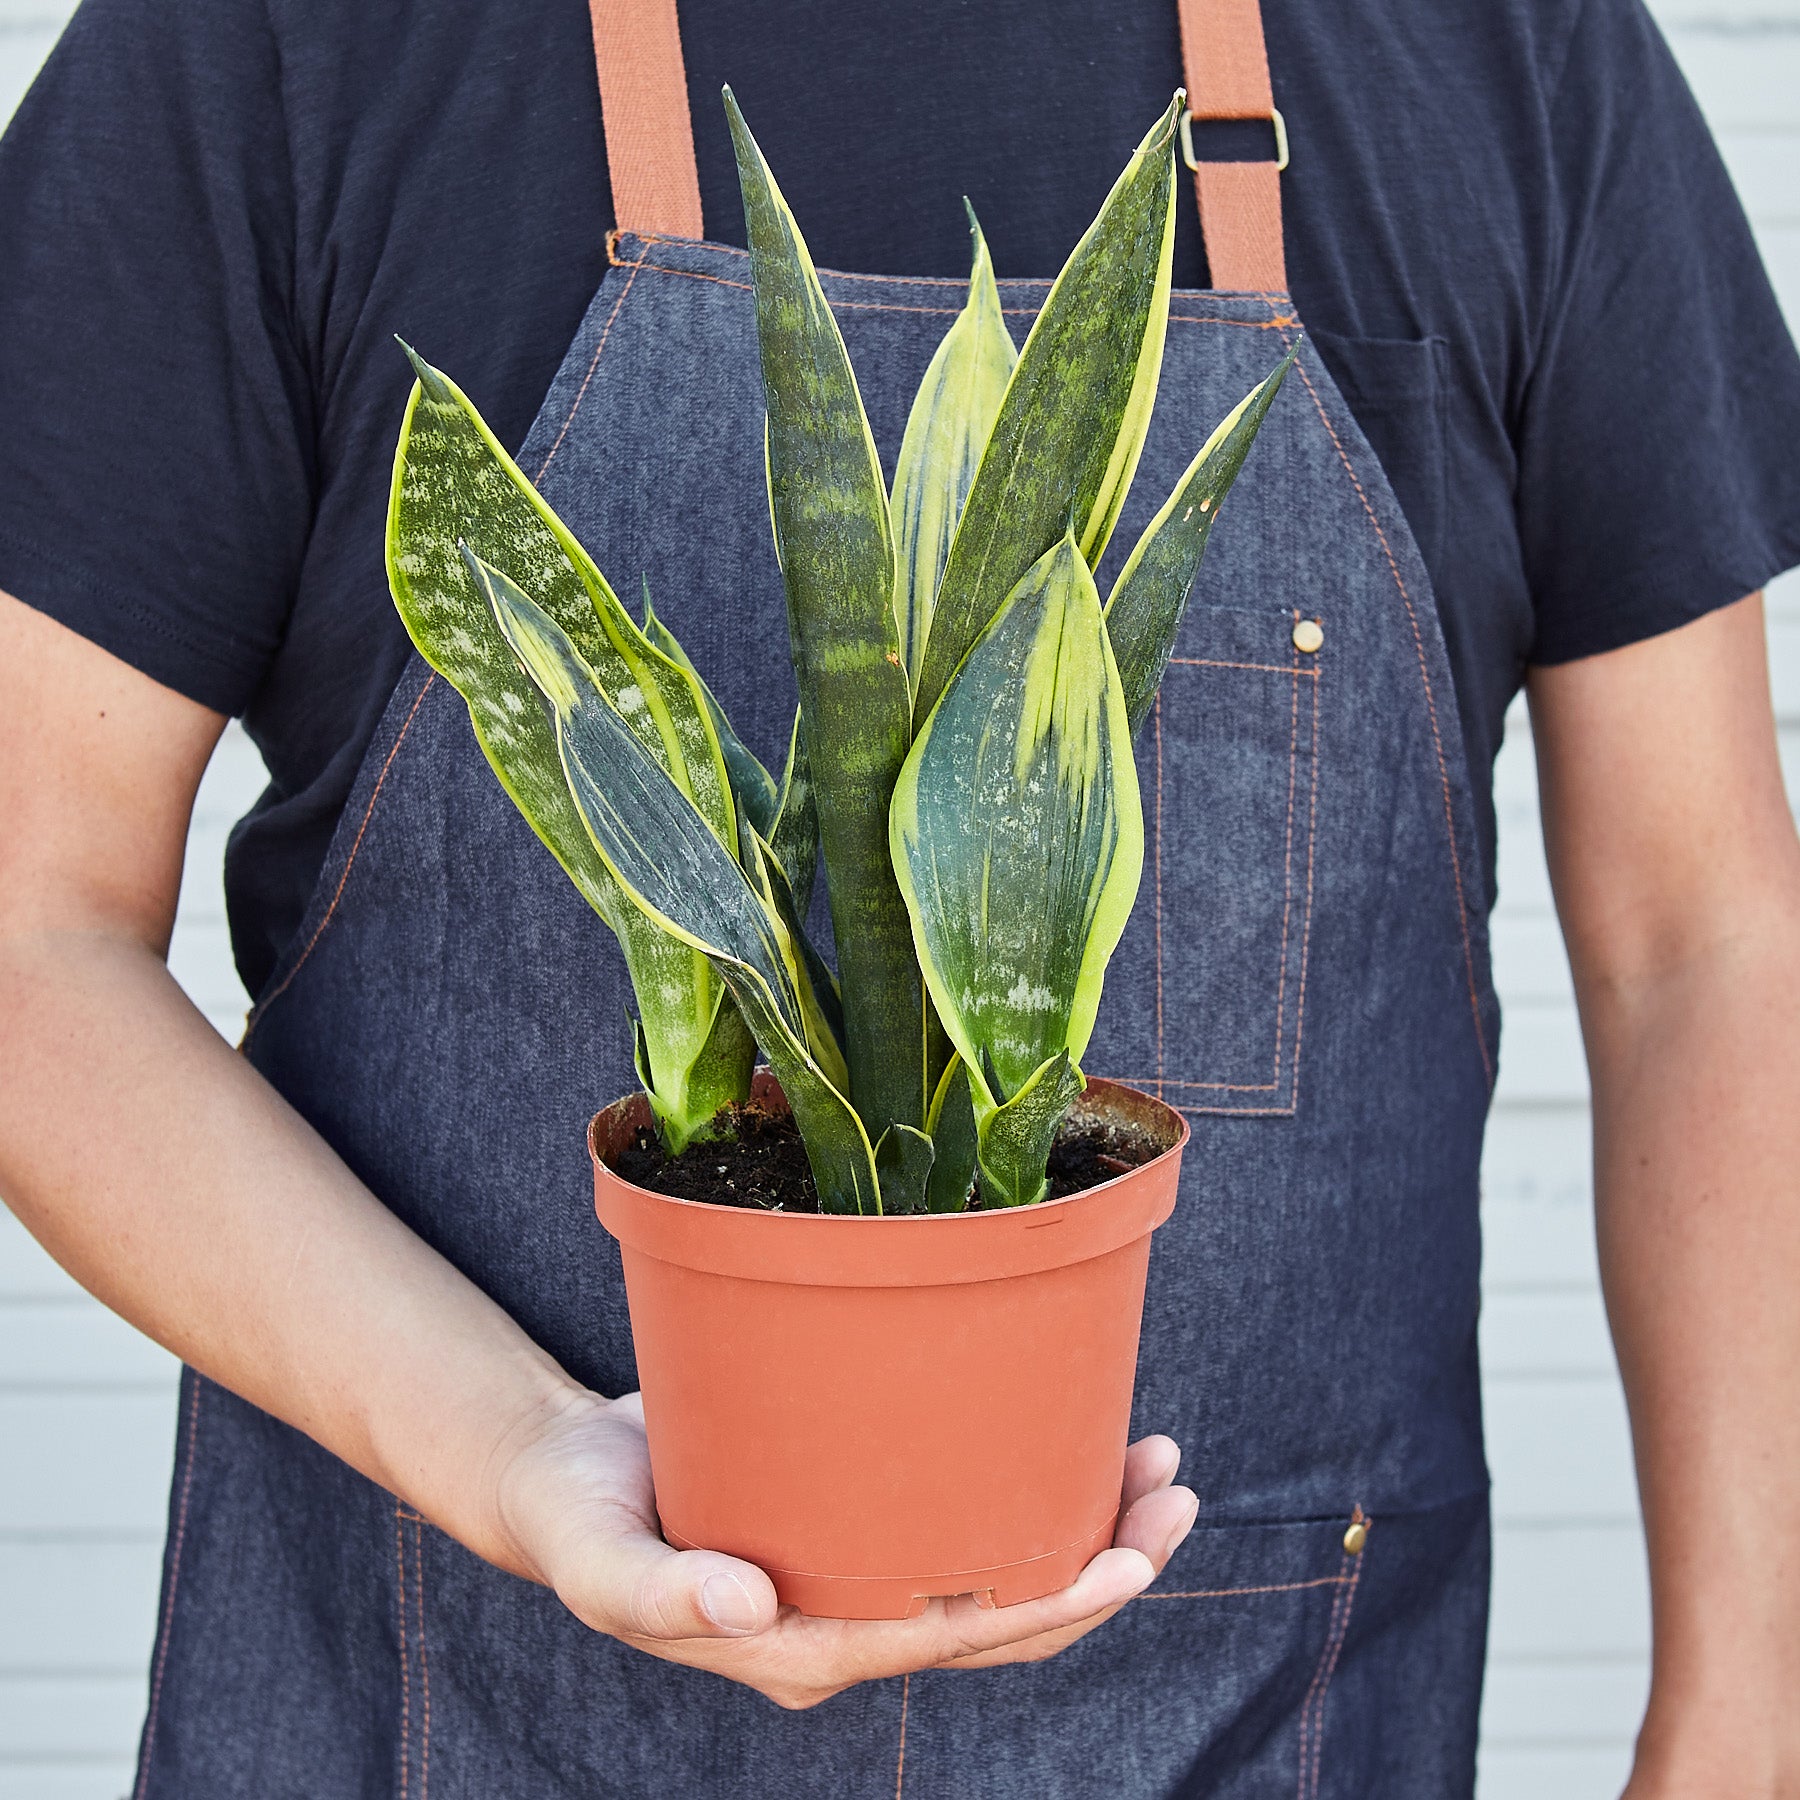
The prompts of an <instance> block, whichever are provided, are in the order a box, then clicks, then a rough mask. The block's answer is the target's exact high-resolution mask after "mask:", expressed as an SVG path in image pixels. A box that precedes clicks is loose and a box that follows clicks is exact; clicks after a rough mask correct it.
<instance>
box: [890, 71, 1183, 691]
mask: <svg viewBox="0 0 1800 1800" xmlns="http://www.w3.org/2000/svg"><path fill="white" fill-rule="evenodd" d="M1180 100H1181V96H1179V95H1177V96H1176V103H1175V104H1171V106H1170V107H1169V110H1168V111H1167V112H1166V113H1164V114H1163V116H1162V118H1161V119H1159V120H1158V121H1157V123H1156V125H1155V126H1154V127H1153V128H1152V130H1151V131H1150V134H1149V135H1148V136H1147V137H1146V138H1145V139H1144V141H1143V142H1142V143H1141V144H1140V145H1139V146H1138V147H1137V150H1136V152H1135V154H1134V155H1133V156H1132V158H1131V161H1130V162H1129V163H1127V164H1126V166H1125V171H1124V173H1123V174H1122V175H1120V177H1119V179H1118V181H1117V182H1116V183H1115V184H1114V186H1113V190H1112V192H1111V193H1110V194H1109V195H1108V196H1107V198H1106V203H1105V205H1103V206H1102V207H1101V209H1100V213H1099V216H1098V217H1097V218H1096V219H1095V220H1094V222H1093V224H1092V225H1091V226H1089V227H1088V230H1087V233H1086V235H1085V236H1084V237H1083V238H1082V240H1081V242H1080V243H1078V244H1077V245H1076V246H1075V248H1074V250H1073V252H1071V254H1070V256H1069V260H1068V261H1067V262H1066V263H1065V264H1064V265H1063V268H1062V272H1061V274H1059V275H1058V276H1057V278H1056V281H1055V283H1054V285H1053V286H1052V287H1051V289H1050V293H1049V295H1048V297H1047V298H1046V299H1045V301H1044V306H1043V310H1042V311H1041V312H1040V313H1039V314H1038V316H1037V319H1036V322H1035V323H1034V324H1033V325H1032V327H1031V333H1030V335H1029V336H1028V337H1027V338H1026V340H1025V347H1024V349H1023V350H1021V351H1020V352H1019V362H1018V366H1017V367H1016V368H1015V369H1014V370H1013V373H1012V380H1011V381H1010V382H1009V383H1008V384H1007V389H1006V394H1005V397H1004V399H1003V400H1002V401H1001V403H1000V413H999V416H998V418H997V419H996V420H995V422H994V429H993V431H992V433H991V434H990V435H989V438H988V443H987V448H986V450H985V451H984V452H983V453H982V458H981V466H980V467H979V469H977V471H976V474H975V481H974V485H973V486H972V487H971V488H970V490H969V497H968V500H967V502H966V504H965V505H964V507H963V513H962V521H961V523H960V524H959V525H958V526H957V530H956V537H955V540H954V541H953V542H952V544H951V546H950V556H949V560H948V561H947V562H946V563H945V565H944V574H943V579H942V581H941V582H940V583H939V584H938V595H937V604H936V606H935V608H934V610H933V612H932V617H931V633H930V636H929V638H928V639H927V640H926V645H925V659H924V662H923V665H922V666H921V669H920V672H919V679H918V682H917V683H916V689H917V691H916V693H915V695H914V699H913V717H914V719H915V720H922V719H924V717H925V715H926V714H927V713H928V712H930V710H931V708H932V707H933V706H934V705H935V704H936V703H937V697H938V695H939V694H941V693H942V692H943V691H944V684H945V683H946V682H947V681H948V680H949V679H950V677H951V675H952V674H954V673H955V670H956V667H957V665H958V664H959V663H960V662H961V661H962V659H963V657H964V656H965V655H966V654H967V653H968V649H969V646H970V645H971V644H973V643H974V641H975V640H976V638H977V637H979V636H980V635H981V633H982V631H983V629H984V628H985V627H986V625H987V623H988V621H989V620H990V619H992V618H993V616H994V614H995V613H996V612H997V611H998V610H999V609H1000V606H1001V603H1002V602H1003V601H1004V600H1005V599H1006V596H1007V595H1008V594H1009V593H1011V592H1012V590H1013V588H1014V587H1015V586H1016V585H1017V584H1018V581H1019V579H1020V577H1021V576H1022V575H1024V573H1025V571H1026V570H1027V569H1028V568H1030V567H1031V565H1032V564H1033V563H1035V562H1036V561H1037V559H1038V558H1039V557H1040V556H1042V555H1043V554H1044V553H1045V552H1046V551H1047V550H1049V549H1051V548H1052V547H1053V546H1054V545H1055V544H1056V542H1057V540H1058V539H1059V538H1061V537H1062V535H1063V534H1064V532H1066V531H1070V530H1073V532H1074V534H1075V538H1076V541H1077V542H1078V543H1079V545H1080V547H1081V551H1082V554H1083V555H1084V556H1085V557H1086V558H1087V562H1088V566H1089V567H1090V568H1092V567H1094V566H1095V565H1096V564H1097V563H1098V562H1099V560H1100V554H1101V552H1102V551H1103V550H1104V549H1105V548H1106V542H1107V539H1108V537H1110V536H1111V534H1112V528H1113V522H1114V520H1115V519H1117V517H1118V515H1119V508H1120V507H1121V506H1122V505H1123V504H1124V500H1125V493H1126V490H1127V489H1128V488H1129V487H1130V485H1131V477H1132V474H1133V473H1134V471H1135V470H1136V468H1137V464H1138V457H1139V456H1140V454H1141V453H1142V451H1143V447H1144V436H1145V433H1146V432H1147V431H1148V430H1149V428H1150V413H1151V409H1152V407H1153V406H1154V405H1155V401H1156V383H1157V377H1158V374H1159V372H1160V370H1161V366H1162V350H1163V335H1164V332H1165V331H1166V329H1167V325H1168V317H1169V284H1170V270H1171V257H1172V255H1173V250H1174V243H1175V157H1174V149H1173V145H1174V141H1175V122H1176V119H1177V117H1178V114H1179V105H1180Z"/></svg>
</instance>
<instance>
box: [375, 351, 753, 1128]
mask: <svg viewBox="0 0 1800 1800" xmlns="http://www.w3.org/2000/svg"><path fill="white" fill-rule="evenodd" d="M408 354H409V355H410V354H411V353H410V352H408ZM413 363H414V367H415V369H416V370H417V371H418V374H419V380H418V382H417V383H416V385H415V386H414V388H413V391H412V394H411V396H410V398H409V400H408V402H407V408H406V417H405V422H404V425H403V427H402V430H401V436H400V443H399V448H398V450H397V452H396V455H395V461H394V480H393V488H392V493H391V495H390V500H389V511H388V534H387V554H388V573H389V579H390V582H391V584H392V587H393V594H394V602H395V605H396V607H397V608H398V610H399V613H400V616H401V619H402V620H403V622H404V623H405V625H406V628H407V631H408V634H409V635H410V636H411V638H412V640H413V642H414V644H416V645H417V646H418V649H419V651H420V653H421V654H422V655H423V656H424V657H425V659H426V661H427V662H429V663H430V664H431V665H432V667H433V668H434V669H436V670H437V672H438V673H439V674H441V675H443V676H444V677H445V679H446V680H448V681H449V682H450V683H451V685H452V686H454V687H455V688H456V689H457V691H458V692H459V693H460V694H461V695H462V697H463V699H464V700H465V701H466V702H467V703H468V707H469V716H470V719H471V721H472V723H473V725H474V728H475V737H476V741H477V742H478V743H479V744H480V746H481V749H482V752H483V754H484V755H485V756H486V757H487V759H488V761H489V763H490V764H491V765H492V767H493V769H494V772H495V774H496V775H498V777H499V778H500V782H501V785H502V786H503V787H504V788H505V790H506V792H507V793H508V794H509V795H510V796H511V798H512V800H513V801H514V803H515V804H516V805H517V806H518V808H519V810H520V812H521V813H522V814H523V815H524V817H525V819H526V822H527V823H528V824H529V825H530V826H531V828H532V829H533V831H535V832H536V833H537V835H538V836H539V838H540V839H542V841H543V842H544V844H545V845H546V846H547V847H548V848H549V849H550V851H551V852H552V854H554V855H555V856H556V858H557V860H558V861H559V862H560V863H561V864H562V866H563V868H564V869H565V871H566V872H567V873H568V875H569V877H570V879H571V880H572V881H573V882H574V883H575V885H576V887H577V889H579V890H580V892H581V894H582V895H583V897H584V898H585V899H586V900H587V901H588V903H589V904H590V905H591V906H592V907H593V908H594V909H595V911H596V912H598V913H599V914H600V916H601V917H602V918H603V919H605V920H606V922H607V924H608V925H610V926H611V927H612V929H613V931H614V933H615V934H616V935H617V937H618V939H619V943H620V946H621V948H622V949H623V951H624V953H625V959H626V964H627V967H628V969H629V971H630V975H631V982H632V986H633V988H634V990H635V991H636V992H637V994H638V995H639V996H640V1005H641V1006H643V1008H644V1011H645V1019H644V1028H645V1033H646V1038H647V1043H648V1056H649V1062H650V1065H651V1068H652V1072H653V1078H654V1079H653V1084H652V1085H651V1086H650V1087H648V1089H647V1092H649V1094H650V1096H651V1100H652V1103H653V1105H654V1106H655V1107H656V1110H657V1115H658V1119H659V1121H660V1122H661V1123H662V1125H663V1128H664V1135H665V1141H666V1142H667V1143H668V1144H669V1147H670V1149H671V1151H672V1152H673V1151H676V1150H679V1148H680V1147H681V1146H682V1145H683V1144H684V1143H685V1142H686V1141H687V1140H688V1138H689V1137H691V1136H694V1135H696V1134H698V1133H700V1132H703V1131H704V1130H705V1128H706V1126H707V1124H708V1122H709V1121H710V1119H711V1117H712V1113H713V1112H714V1111H715V1110H716V1109H717V1107H718V1106H719V1105H722V1104H724V1103H725V1102H726V1101H728V1100H732V1099H738V1098H741V1097H742V1096H743V1094H745V1093H747V1092H748V1084H749V1078H750V1062H749V1060H748V1047H747V1040H745V1039H744V1038H743V1035H742V1034H739V1038H738V1041H739V1042H740V1043H741V1044H743V1045H744V1049H743V1053H742V1054H740V1055H739V1056H738V1057H737V1061H736V1063H735V1064H734V1063H733V1062H732V1060H731V1058H730V1056H729V1055H727V1054H725V1050H726V1046H727V1038H728V1036H729V1034H726V1035H724V1036H721V1035H719V1034H717V1032H716V1024H717V1016H718V1013H719V1009H720V1006H721V1004H722V1003H723V1004H724V1005H726V1006H729V1004H730V1002H729V1001H728V1000H725V998H724V994H723V990H722V989H721V987H720V985H719V982H718V979H717V977H716V976H715V975H714V973H713V971H712V969H711V967H710V965H708V964H707V963H706V962H705V960H704V959H702V958H697V957H696V956H694V955H693V954H692V953H691V952H690V951H687V950H684V949H682V948H681V947H679V946H677V945H673V944H671V943H670V942H669V941H668V939H667V938H666V937H665V936H664V935H663V934H662V933H660V932H656V931H653V930H651V929H649V928H648V927H647V926H646V925H645V923H644V922H643V920H642V919H641V918H640V917H639V916H638V914H637V912H636V909H635V908H633V907H631V906H630V905H628V904H626V903H625V901H624V899H623V897H622V895H621V894H620V893H619V891H618V889H617V886H616V884H615V883H614V881H613V879H612V877H611V875H610V874H609V873H608V871H607V869H606V866H605V864H604V862H603V861H602V860H601V859H600V858H599V857H598V855H597V854H596V853H595V851H594V848H593V845H592V843H591V841H590V840H589V838H588V836H587V833H586V831H585V830H584V828H583V826H582V823H581V818H580V815H579V812H578V811H577V809H576V807H575V804H574V801H573V799H572V798H571V796H570V794H569V791H568V787H567V784H566V782H565V781H564V778H563V773H562V768H561V764H560V762H559V760H558V757H557V753H556V745H555V739H554V735H553V733H552V731H551V728H550V725H549V722H548V721H547V719H546V718H545V716H544V712H543V708H542V706H541V704H540V703H539V700H538V696H537V694H536V692H535V690H534V689H533V688H532V686H531V684H530V682H529V681H527V680H526V678H525V677H524V675H523V674H522V673H521V671H520V669H519V667H518V665H517V663H516V662H515V660H514V658H513V656H512V653H511V651H510V650H508V648H507V646H506V643H505V640H504V639H503V638H502V636H501V635H500V632H499V630H498V628H497V627H496V625H495V622H494V618H493V614H492V612H491V611H490V609H489V607H488V604H487V602H486V599H485V598H484V596H483V595H482V593H481V592H480V589H479V584H478V583H477V582H476V580H475V578H474V577H473V575H472V574H471V572H470V570H469V568H468V566H467V565H466V563H465V561H464V557H463V553H462V552H463V545H464V544H465V542H466V543H468V544H470V545H472V546H474V547H475V548H476V549H478V550H480V549H485V550H486V551H487V553H488V554H489V555H490V556H491V557H497V558H501V559H503V560H504V561H505V562H506V564H507V566H508V567H509V568H510V569H512V570H513V571H514V572H515V573H517V574H518V575H519V577H520V578H521V579H529V580H531V581H533V582H535V583H536V584H537V585H538V588H539V590H540V591H541V593H542V595H543V604H544V607H545V610H546V612H547V613H548V614H549V615H550V616H551V617H552V618H554V619H555V620H556V621H557V622H558V624H559V625H560V626H561V628H562V629H563V630H565V631H566V632H567V633H568V634H569V636H570V637H571V639H572V640H573V641H574V642H575V643H576V644H577V645H578V646H579V647H580V648H581V649H582V652H583V654H584V655H587V656H589V657H590V658H591V659H592V660H593V661H594V662H595V663H596V664H597V665H599V666H602V667H605V668H606V669H607V670H608V671H609V673H610V674H611V676H612V678H613V679H615V680H617V681H619V682H620V683H621V686H622V690H623V689H629V690H630V691H631V692H632V693H633V695H634V696H635V697H636V701H637V704H636V705H635V706H634V709H633V711H634V719H635V725H636V729H637V730H638V732H639V735H640V737H641V738H643V740H644V741H645V742H646V743H647V744H648V745H649V746H650V747H651V748H652V750H653V753H654V754H656V755H657V756H658V757H660V758H661V759H662V760H663V761H664V762H665V764H666V765H668V766H673V767H676V768H679V769H680V770H681V772H682V775H683V778H684V779H686V780H688V781H689V782H690V783H691V784H692V785H693V788H694V792H695V796H696V799H697V800H698V801H699V802H700V803H701V804H702V806H703V807H704V809H705V810H706V812H707V814H708V817H709V820H711V821H712V822H714V823H715V825H717V826H719V827H723V828H726V829H730V828H732V817H733V815H732V808H731V802H730V796H729V793H728V790H727V787H726V784H725V777H724V765H723V762H722V760H721V759H720V757H719V753H718V749H717V745H716V742H709V738H710V725H708V724H706V723H705V721H704V718H703V710H702V709H701V708H700V706H699V703H698V698H697V696H693V695H691V692H690V694H689V698H688V699H686V700H685V701H684V700H683V697H682V690H684V689H686V685H687V684H686V677H685V676H683V675H681V673H680V672H679V671H677V670H675V669H674V667H673V665H667V668H666V669H664V668H660V667H657V666H656V665H664V664H667V659H666V658H663V657H661V656H660V654H658V653H656V652H653V651H651V650H650V649H649V646H648V645H647V644H646V645H643V652H642V654H638V653H637V647H636V646H635V645H630V646H629V647H630V648H631V649H632V651H633V655H634V660H635V662H636V663H637V664H638V665H639V666H640V667H641V668H642V669H643V671H644V673H643V674H642V675H641V676H636V675H634V674H633V663H632V661H628V660H627V657H626V655H625V654H624V652H622V651H621V650H620V649H619V647H618V644H617V642H616V641H615V635H614V633H612V632H609V630H608V628H607V625H606V623H605V619H604V617H603V613H605V612H606V611H607V610H608V603H609V602H610V612H611V613H613V614H616V615H617V616H618V617H619V618H623V616H624V615H623V613H622V610H621V609H620V608H619V607H618V603H617V601H616V600H614V599H612V597H611V590H610V589H609V588H607V586H606V583H605V581H604V579H603V578H602V577H601V576H600V574H599V571H598V570H596V569H595V568H594V567H593V565H592V563H591V562H590V561H589V560H588V559H587V557H586V555H585V553H584V552H583V551H582V550H581V547H580V545H578V544H577V543H576V542H575V540H574V539H573V537H571V536H570V534H569V533H568V531H567V530H566V529H565V528H564V527H563V526H562V524H561V522H560V521H559V520H558V519H557V518H556V516H555V514H554V513H552V512H551V511H550V509H549V508H548V507H547V506H546V505H545V504H544V502H543V501H542V500H541V499H540V498H539V497H538V495H537V493H536V492H535V490H534V489H533V488H532V487H531V484H530V483H529V482H528V481H526V479H525V477H524V476H523V475H522V474H521V473H520V471H519V470H518V468H517V467H516V465H514V464H513V462H512V460H511V459H510V458H509V457H508V456H507V455H506V453H505V451H504V450H503V449H502V448H501V447H500V445H499V443H498V442H497V441H496V440H495V438H494V437H493V434H492V433H491V432H490V431H489V430H488V429H487V427H486V425H485V424H483V423H482V421H481V419H480V417H479V415H478V414H477V413H476V412H475V410H474V408H473V407H472V406H471V405H470V404H469V402H468V400H467V398H466V397H465V396H464V395H463V394H462V392H461V391H460V390H459V389H458V388H457V387H456V386H455V384H454V383H453V382H451V381H450V380H449V379H448V378H447V377H445V376H443V375H442V374H440V373H439V372H438V371H437V370H435V369H432V368H431V367H430V366H429V365H428V364H425V363H423V362H421V361H420V360H419V359H418V358H417V357H414V358H413ZM625 623H626V625H628V626H629V624H630V621H629V620H626V621H625ZM615 627H616V620H615ZM632 629H633V630H635V627H633V628H632ZM669 676H673V679H668V678H667V677H669ZM646 692H651V693H654V694H655V698H656V704H655V705H654V706H653V705H651V704H649V703H648V702H647V701H646V700H645V699H644V695H645V693H646Z"/></svg>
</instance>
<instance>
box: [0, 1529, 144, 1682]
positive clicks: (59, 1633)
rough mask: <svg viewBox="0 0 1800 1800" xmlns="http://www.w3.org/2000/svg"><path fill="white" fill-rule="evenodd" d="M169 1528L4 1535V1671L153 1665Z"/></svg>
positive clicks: (0, 1639) (0, 1627) (115, 1670)
mask: <svg viewBox="0 0 1800 1800" xmlns="http://www.w3.org/2000/svg"><path fill="white" fill-rule="evenodd" d="M161 1581H162V1530H161V1525H160V1522H159V1524H158V1528H157V1530H156V1531H154V1532H149V1533H144V1534H141V1535H140V1536H138V1537H136V1538H133V1539H126V1540H122V1541H92V1542H86V1543H81V1542H61V1543H57V1542H43V1541H34V1540H32V1539H27V1538H18V1537H8V1536H5V1535H3V1534H0V1595H4V1596H5V1606H4V1608H3V1609H0V1674H21V1675H47V1674H56V1675H61V1674H79V1673H86V1674H93V1675H129V1674H131V1673H133V1672H134V1671H138V1670H142V1669H145V1668H147V1667H148V1666H149V1657H150V1646H151V1644H152V1642H153V1641H154V1639H155V1636H156V1606H157V1594H158V1590H159V1588H160V1585H161Z"/></svg>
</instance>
